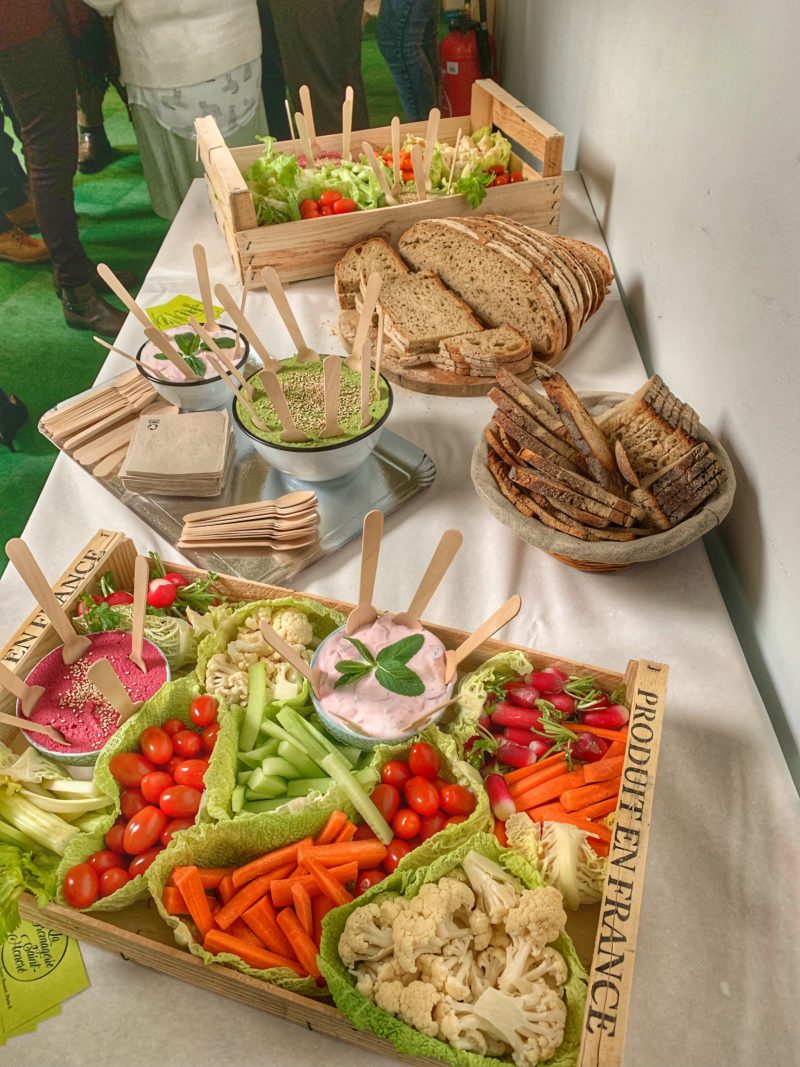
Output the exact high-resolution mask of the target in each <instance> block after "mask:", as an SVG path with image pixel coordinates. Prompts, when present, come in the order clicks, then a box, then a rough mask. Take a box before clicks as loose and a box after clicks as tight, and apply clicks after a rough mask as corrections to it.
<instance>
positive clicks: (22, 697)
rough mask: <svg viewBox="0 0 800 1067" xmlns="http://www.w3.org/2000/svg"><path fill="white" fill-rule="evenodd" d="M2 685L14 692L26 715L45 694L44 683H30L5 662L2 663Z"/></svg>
mask: <svg viewBox="0 0 800 1067" xmlns="http://www.w3.org/2000/svg"><path fill="white" fill-rule="evenodd" d="M0 685H2V687H3V689H7V690H8V691H9V693H13V695H14V696H15V697H16V698H17V700H18V701H19V703H20V707H21V708H22V710H23V711H24V712H25V714H26V715H30V713H31V712H32V711H33V709H34V708H35V707H36V704H37V702H38V700H39V698H40V697H41V696H43V694H44V686H43V685H28V683H27V682H23V680H22V679H21V678H20V676H19V675H18V674H15V673H14V672H13V671H12V670H11V668H10V667H6V665H5V663H0Z"/></svg>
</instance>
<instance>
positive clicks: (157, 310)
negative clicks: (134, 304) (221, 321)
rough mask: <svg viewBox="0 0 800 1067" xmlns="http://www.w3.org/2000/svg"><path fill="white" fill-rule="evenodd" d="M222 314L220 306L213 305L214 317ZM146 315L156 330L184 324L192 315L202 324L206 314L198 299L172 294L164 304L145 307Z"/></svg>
mask: <svg viewBox="0 0 800 1067" xmlns="http://www.w3.org/2000/svg"><path fill="white" fill-rule="evenodd" d="M221 314H222V308H219V307H217V306H216V304H215V305H214V317H215V318H218V317H219V316H220V315H221ZM147 317H148V318H149V319H150V321H151V322H152V324H153V325H154V326H155V328H156V329H157V330H168V329H169V328H170V326H185V325H186V324H187V323H188V321H189V319H190V318H192V317H194V318H196V319H197V321H198V322H199V323H200V324H201V325H203V324H204V323H205V321H206V315H205V312H204V311H203V305H202V302H201V301H200V300H195V298H194V297H193V296H173V298H172V299H171V300H168V301H167V302H166V304H156V305H154V306H153V307H149V308H148V309H147Z"/></svg>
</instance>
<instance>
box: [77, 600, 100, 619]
mask: <svg viewBox="0 0 800 1067" xmlns="http://www.w3.org/2000/svg"><path fill="white" fill-rule="evenodd" d="M92 600H93V601H94V602H95V604H104V603H105V600H106V598H105V597H104V596H93V597H92ZM89 610H90V609H89V608H87V607H86V605H85V604H84V602H83V600H81V601H79V603H78V615H85V614H86V612H87V611H89Z"/></svg>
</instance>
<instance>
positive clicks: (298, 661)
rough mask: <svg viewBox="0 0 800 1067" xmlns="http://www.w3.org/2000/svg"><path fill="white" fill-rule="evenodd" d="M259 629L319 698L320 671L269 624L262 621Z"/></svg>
mask: <svg viewBox="0 0 800 1067" xmlns="http://www.w3.org/2000/svg"><path fill="white" fill-rule="evenodd" d="M259 629H260V630H261V636H262V637H263V638H264V640H265V641H266V642H267V644H268V645H271V646H272V647H273V648H274V649H275V651H276V652H277V653H278V655H279V656H282V657H283V658H284V659H285V660H286V662H287V663H288V664H290V666H292V667H294V669H295V670H296V671H297V673H298V674H300V675H302V677H303V678H305V679H306V681H307V682H308V684H309V685H310V686H311V689H312V691H313V693H314V696H319V677H320V672H319V670H317V669H313V668H312V667H311V666H310V664H308V663H306V661H305V660H304V659H303V657H302V656H301V655H300V654H299V653H298V652H295V650H294V649H293V648H292V646H291V645H290V644H288V643H287V642H286V641H284V639H283V638H282V637H281V636H280V634H279V633H277V632H276V631H275V630H273V628H272V627H271V626H270V624H269V623H268V622H266V621H263V620H262V622H261V625H260V627H259Z"/></svg>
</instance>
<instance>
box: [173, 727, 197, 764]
mask: <svg viewBox="0 0 800 1067" xmlns="http://www.w3.org/2000/svg"><path fill="white" fill-rule="evenodd" d="M172 747H173V748H174V749H175V755H176V756H180V757H181V758H182V759H194V758H195V756H199V755H200V753H201V752H202V751H203V742H202V741H201V740H200V734H196V733H195V732H194V730H181V731H180V733H177V734H175V736H174V737H173V738H172Z"/></svg>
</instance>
